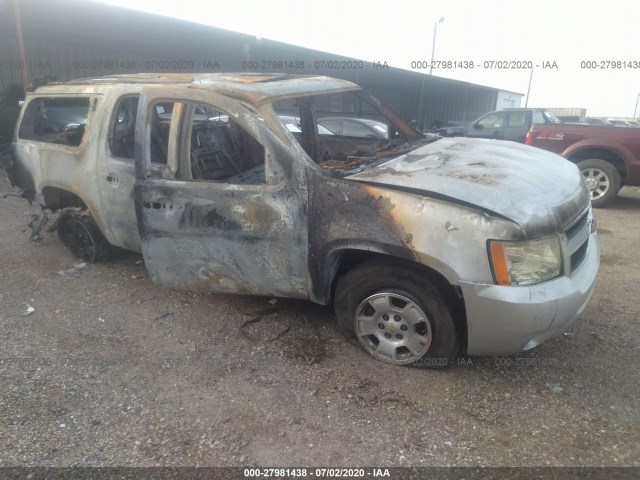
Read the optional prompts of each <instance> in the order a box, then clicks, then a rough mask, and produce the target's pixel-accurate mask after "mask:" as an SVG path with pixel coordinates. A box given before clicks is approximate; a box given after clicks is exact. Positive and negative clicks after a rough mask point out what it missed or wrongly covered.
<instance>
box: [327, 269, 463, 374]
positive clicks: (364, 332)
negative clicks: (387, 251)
mask: <svg viewBox="0 0 640 480" xmlns="http://www.w3.org/2000/svg"><path fill="white" fill-rule="evenodd" d="M334 306H335V310H336V316H337V317H338V322H339V324H340V327H341V328H342V330H343V333H344V334H345V336H346V337H347V338H348V339H349V340H352V341H353V340H355V341H357V342H358V343H359V344H360V346H362V348H364V349H365V350H366V351H367V352H369V353H370V354H371V355H373V356H374V357H375V358H377V359H378V360H381V361H383V362H386V363H391V364H394V365H412V366H419V367H426V368H434V369H437V368H444V367H446V366H447V365H450V364H451V363H453V362H454V361H455V358H456V356H457V354H458V351H459V349H460V339H459V338H458V335H457V333H456V328H455V324H454V320H453V315H452V309H451V306H450V305H448V303H447V302H446V300H445V299H444V297H443V295H442V293H441V292H440V291H439V290H438V289H437V288H436V287H435V286H434V285H433V284H432V283H431V282H430V281H429V279H428V277H427V276H426V275H425V274H424V272H423V271H421V270H420V269H419V268H416V267H413V266H411V265H406V266H398V265H397V264H396V265H394V264H392V263H391V262H372V263H367V264H363V265H360V266H357V267H355V268H354V269H352V270H350V271H348V272H347V273H346V274H344V275H343V276H342V277H341V278H340V279H339V280H338V284H337V286H336V295H335V301H334Z"/></svg>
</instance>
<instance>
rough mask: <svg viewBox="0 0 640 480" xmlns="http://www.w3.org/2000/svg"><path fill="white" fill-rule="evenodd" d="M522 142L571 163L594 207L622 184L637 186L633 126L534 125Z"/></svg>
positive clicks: (637, 140)
mask: <svg viewBox="0 0 640 480" xmlns="http://www.w3.org/2000/svg"><path fill="white" fill-rule="evenodd" d="M526 143H527V144H528V145H532V146H534V147H538V148H542V149H544V150H549V151H551V152H555V153H558V154H560V155H562V156H563V157H565V158H567V159H568V160H570V161H571V162H573V163H575V164H576V165H577V166H578V168H579V169H580V171H581V172H582V175H583V177H584V180H585V183H586V185H587V188H588V189H589V193H590V195H591V203H592V204H593V206H594V207H603V206H605V205H606V204H608V203H609V202H611V201H612V200H613V199H614V198H615V197H616V195H617V194H618V191H619V190H620V188H621V187H622V185H635V186H640V131H639V130H637V129H635V128H619V127H604V126H595V125H579V124H562V125H534V126H533V127H532V128H531V131H530V132H529V133H528V134H527V140H526Z"/></svg>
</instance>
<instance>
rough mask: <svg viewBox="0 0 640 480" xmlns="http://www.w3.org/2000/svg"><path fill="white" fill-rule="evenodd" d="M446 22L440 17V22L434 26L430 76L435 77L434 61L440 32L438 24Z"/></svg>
mask: <svg viewBox="0 0 640 480" xmlns="http://www.w3.org/2000/svg"><path fill="white" fill-rule="evenodd" d="M442 22H444V17H440V20H438V21H437V22H436V23H435V24H434V25H433V44H432V45H431V63H430V68H429V75H433V59H434V55H435V53H436V33H437V31H438V24H440V23H442Z"/></svg>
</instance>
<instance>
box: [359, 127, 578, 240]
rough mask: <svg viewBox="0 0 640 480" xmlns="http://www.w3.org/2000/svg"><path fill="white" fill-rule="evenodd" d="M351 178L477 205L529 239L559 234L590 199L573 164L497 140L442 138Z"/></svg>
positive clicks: (525, 147)
mask: <svg viewBox="0 0 640 480" xmlns="http://www.w3.org/2000/svg"><path fill="white" fill-rule="evenodd" d="M347 178H348V179H352V180H356V181H361V182H366V183H368V184H373V185H377V186H379V187H385V188H389V189H396V190H400V191H406V192H411V193H420V192H421V193H422V194H423V195H425V196H433V197H436V198H443V199H448V200H449V201H452V202H454V203H459V204H461V205H467V206H477V208H480V209H482V210H484V211H486V212H491V213H492V214H494V215H497V216H500V217H503V218H508V219H510V220H512V221H513V222H515V223H516V224H518V225H519V226H520V228H521V229H522V230H523V231H524V232H525V235H526V238H536V237H540V236H543V235H552V234H556V233H558V232H559V231H561V230H562V228H563V227H564V226H566V224H567V223H569V222H570V221H571V220H572V219H574V218H575V217H576V216H577V215H578V214H579V213H581V212H583V211H584V210H585V209H586V208H587V206H588V204H589V194H588V192H587V189H586V186H585V185H584V181H583V179H582V177H581V175H580V173H579V171H578V169H577V168H576V167H575V165H573V164H571V163H570V162H568V161H567V160H565V159H564V158H562V157H560V156H558V155H555V154H551V153H549V152H545V151H543V150H540V149H535V148H531V147H529V146H526V145H519V144H516V143H513V142H504V141H496V140H481V139H471V138H452V139H449V138H443V139H440V140H438V141H436V142H432V143H429V144H427V145H423V146H421V147H419V148H417V149H415V150H413V151H410V152H408V153H406V154H402V155H400V156H398V157H396V158H393V159H391V160H389V161H387V162H384V163H382V164H380V165H378V166H376V167H371V168H368V169H365V170H364V171H362V172H360V173H357V174H355V175H351V176H349V177H347Z"/></svg>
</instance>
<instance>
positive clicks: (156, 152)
mask: <svg viewBox="0 0 640 480" xmlns="http://www.w3.org/2000/svg"><path fill="white" fill-rule="evenodd" d="M138 101H139V97H137V96H125V97H123V98H122V99H121V100H120V101H119V103H118V107H117V108H116V110H115V112H116V113H115V115H114V120H113V122H114V123H113V129H112V133H111V140H110V148H111V152H112V154H113V155H115V156H118V157H122V158H128V159H134V158H135V127H136V125H135V122H136V116H137V110H138ZM151 112H152V113H151V117H150V118H148V121H150V123H151V129H150V143H149V150H150V159H151V162H152V163H153V164H155V166H156V167H159V168H155V169H153V170H152V171H153V172H160V173H159V175H161V176H162V177H163V178H174V179H177V180H204V181H220V182H229V183H264V182H265V167H264V159H265V152H264V148H263V147H262V145H260V144H259V143H258V142H257V141H256V140H255V138H253V137H252V136H251V135H250V134H249V133H247V131H246V130H245V129H244V128H243V127H242V126H240V125H239V124H238V123H237V122H236V121H235V120H234V119H233V118H230V116H229V115H228V114H227V113H226V112H223V111H221V110H220V109H218V108H216V107H213V106H211V105H206V104H199V103H194V102H177V101H159V102H156V103H154V104H153V105H152V109H151ZM173 122H179V125H180V127H179V133H178V138H179V139H178V142H177V145H173V146H171V145H170V143H171V142H170V131H171V125H172V123H173ZM170 155H173V156H174V157H175V161H172V162H170V163H171V164H173V165H172V166H170V167H169V168H161V167H162V166H167V165H168V164H169V161H168V160H169V156H170Z"/></svg>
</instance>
